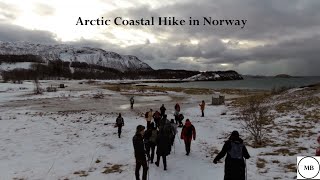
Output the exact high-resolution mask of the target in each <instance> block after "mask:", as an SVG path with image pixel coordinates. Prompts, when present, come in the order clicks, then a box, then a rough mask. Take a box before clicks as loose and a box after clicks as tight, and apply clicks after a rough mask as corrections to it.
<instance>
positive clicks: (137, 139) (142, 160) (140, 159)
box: [132, 125, 148, 180]
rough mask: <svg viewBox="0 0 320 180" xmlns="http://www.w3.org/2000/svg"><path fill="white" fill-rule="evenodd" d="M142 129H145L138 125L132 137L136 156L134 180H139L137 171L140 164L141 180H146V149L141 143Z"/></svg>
mask: <svg viewBox="0 0 320 180" xmlns="http://www.w3.org/2000/svg"><path fill="white" fill-rule="evenodd" d="M144 129H145V127H144V126H142V125H138V126H137V130H136V134H135V135H134V136H133V138H132V142H133V148H134V156H135V158H136V170H135V175H136V180H140V175H139V171H140V168H141V166H142V168H143V174H142V180H147V172H148V165H147V158H146V151H145V148H144V143H143V135H144Z"/></svg>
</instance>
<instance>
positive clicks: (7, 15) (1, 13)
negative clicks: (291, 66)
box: [0, 2, 18, 21]
mask: <svg viewBox="0 0 320 180" xmlns="http://www.w3.org/2000/svg"><path fill="white" fill-rule="evenodd" d="M17 15H18V9H17V8H15V7H14V6H13V5H10V4H7V3H3V2H0V21H10V20H13V19H15V18H16V16H17Z"/></svg>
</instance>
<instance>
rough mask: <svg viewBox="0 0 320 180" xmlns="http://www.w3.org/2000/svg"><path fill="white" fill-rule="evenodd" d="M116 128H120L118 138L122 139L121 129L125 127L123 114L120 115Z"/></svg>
mask: <svg viewBox="0 0 320 180" xmlns="http://www.w3.org/2000/svg"><path fill="white" fill-rule="evenodd" d="M116 126H117V127H118V137H119V138H120V137H121V129H122V126H124V121H123V118H122V117H121V113H119V116H118V117H117V119H116Z"/></svg>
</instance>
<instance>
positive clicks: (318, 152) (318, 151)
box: [316, 136, 320, 156]
mask: <svg viewBox="0 0 320 180" xmlns="http://www.w3.org/2000/svg"><path fill="white" fill-rule="evenodd" d="M317 141H318V144H319V147H318V148H317V150H316V156H320V136H319V137H318V139H317Z"/></svg>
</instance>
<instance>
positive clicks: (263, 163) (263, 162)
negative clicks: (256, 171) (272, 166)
mask: <svg viewBox="0 0 320 180" xmlns="http://www.w3.org/2000/svg"><path fill="white" fill-rule="evenodd" d="M266 163H267V161H266V160H264V159H262V158H258V159H257V162H256V164H257V168H260V169H262V168H265V167H266Z"/></svg>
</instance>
